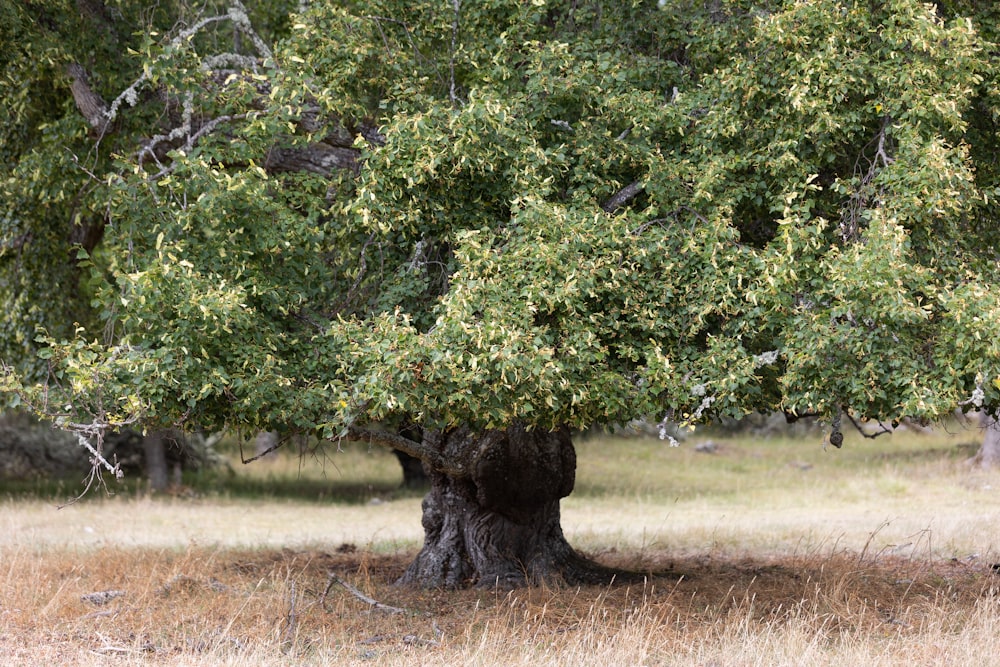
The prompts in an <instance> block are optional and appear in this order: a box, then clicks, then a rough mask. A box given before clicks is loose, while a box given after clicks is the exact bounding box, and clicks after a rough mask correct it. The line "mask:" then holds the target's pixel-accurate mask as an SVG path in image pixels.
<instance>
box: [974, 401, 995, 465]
mask: <svg viewBox="0 0 1000 667" xmlns="http://www.w3.org/2000/svg"><path fill="white" fill-rule="evenodd" d="M980 418H981V419H982V425H983V444H982V445H980V447H979V452H977V453H976V455H975V456H974V457H973V458H972V463H973V464H974V465H977V466H979V467H980V468H993V467H996V466H997V465H1000V422H998V421H997V420H996V418H995V417H993V416H992V415H990V414H989V413H987V412H983V413H982V416H981V417H980Z"/></svg>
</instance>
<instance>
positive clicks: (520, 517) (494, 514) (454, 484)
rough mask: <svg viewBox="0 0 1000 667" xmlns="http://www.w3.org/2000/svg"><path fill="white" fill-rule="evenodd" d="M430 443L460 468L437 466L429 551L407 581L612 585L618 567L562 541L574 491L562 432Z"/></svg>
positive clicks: (451, 437) (428, 510)
mask: <svg viewBox="0 0 1000 667" xmlns="http://www.w3.org/2000/svg"><path fill="white" fill-rule="evenodd" d="M423 445H424V446H425V447H431V448H433V449H435V450H436V451H437V452H438V453H439V454H440V455H441V457H442V458H444V459H447V460H451V461H453V462H461V464H460V465H458V466H456V467H457V468H460V469H461V470H462V473H461V474H456V473H455V468H456V467H453V468H452V470H451V472H450V474H449V473H444V472H440V471H436V470H433V469H432V470H430V478H431V491H430V493H428V494H427V496H426V497H425V498H424V502H423V521H422V523H423V526H424V532H425V537H424V546H423V549H422V550H421V551H420V553H419V554H418V555H417V557H416V559H415V560H414V561H413V563H412V564H411V565H410V567H409V568H408V569H407V571H406V573H405V574H404V575H403V577H402V578H401V579H400V582H399V583H401V584H411V585H419V586H423V587H447V588H458V587H463V586H468V585H477V586H483V587H492V586H500V587H505V588H506V587H516V586H523V585H526V584H538V583H542V582H546V583H567V584H578V583H586V582H597V581H607V580H609V579H610V578H611V576H612V575H613V573H612V571H611V570H609V569H606V568H602V567H600V566H598V565H596V564H594V563H591V562H589V561H587V560H586V559H584V558H582V557H581V556H579V555H578V554H577V553H576V552H575V551H574V550H573V549H572V547H570V546H569V544H568V543H567V542H566V539H565V538H564V537H563V533H562V528H561V526H560V524H559V499H560V498H563V497H565V496H567V495H569V493H570V492H571V491H572V490H573V484H574V481H575V476H576V452H575V450H574V449H573V443H572V442H571V440H570V437H569V433H568V432H567V431H566V430H565V429H561V430H557V431H554V432H544V431H528V430H526V429H525V428H524V427H523V426H521V425H514V426H511V427H510V428H508V429H506V430H504V431H488V432H485V433H475V432H472V431H470V430H469V429H467V428H458V429H453V430H450V431H447V432H443V433H442V432H439V431H438V432H431V431H425V433H424V439H423Z"/></svg>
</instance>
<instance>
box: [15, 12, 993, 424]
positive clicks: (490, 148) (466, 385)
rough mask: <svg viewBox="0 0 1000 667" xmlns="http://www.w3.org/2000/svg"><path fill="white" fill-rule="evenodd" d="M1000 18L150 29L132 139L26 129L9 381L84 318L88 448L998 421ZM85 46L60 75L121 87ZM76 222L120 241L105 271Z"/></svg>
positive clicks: (54, 390)
mask: <svg viewBox="0 0 1000 667" xmlns="http://www.w3.org/2000/svg"><path fill="white" fill-rule="evenodd" d="M47 4H48V6H50V7H58V8H59V10H58V11H59V12H60V15H61V16H64V17H70V16H71V15H73V12H74V10H73V8H72V7H71V6H70V5H69V4H68V3H67V4H66V5H65V6H64V5H61V4H59V3H47ZM303 4H304V3H303ZM980 4H981V3H971V4H969V3H961V2H955V3H939V5H940V6H939V7H935V6H932V5H926V4H922V3H919V2H916V1H914V0H886V1H885V2H847V1H836V0H817V1H815V2H794V1H788V2H777V1H775V2H763V3H761V2H758V3H749V2H743V1H740V0H726V1H723V0H718V1H716V2H712V3H700V2H690V1H688V0H664V1H661V2H658V3H653V2H641V1H639V0H634V1H632V2H628V3H603V2H597V1H592V2H573V3H570V2H558V1H548V2H547V1H545V0H534V1H533V2H511V1H509V0H490V1H489V2H477V3H461V2H454V3H440V2H434V3H432V2H426V1H421V0H410V1H403V0H384V1H382V2H365V3H312V4H308V5H307V6H305V7H304V9H303V11H302V13H301V14H297V15H291V16H289V15H286V14H285V13H283V12H281V11H279V10H278V5H273V6H270V7H269V10H270V11H269V12H268V13H267V15H266V16H265V15H263V13H262V14H261V15H260V16H250V17H248V16H247V15H246V13H245V12H244V11H243V10H242V6H240V5H234V6H233V8H231V9H228V10H223V9H220V10H219V12H220V13H219V14H218V15H215V16H214V17H213V20H211V21H207V22H206V20H205V18H204V17H194V16H192V17H191V18H190V21H189V22H187V23H185V24H183V26H185V27H181V24H178V26H177V27H174V28H169V27H164V26H168V24H167V23H166V22H163V21H162V20H161V19H160V18H159V17H152V18H151V17H150V16H149V15H142V14H140V13H138V12H137V11H129V3H125V2H121V3H115V5H114V6H115V7H116V8H117V9H116V11H117V12H118V13H117V14H116V15H115V17H114V18H113V19H109V24H111V25H115V26H124V25H126V24H129V22H131V23H132V25H139V26H140V27H141V28H142V30H141V31H140V33H139V34H138V36H137V37H135V38H129V39H131V40H132V41H128V40H125V39H124V38H122V42H120V43H116V44H115V45H114V48H120V49H122V53H123V55H124V53H126V51H125V48H127V49H129V50H128V51H127V53H128V54H129V55H127V56H125V57H121V58H118V59H116V60H113V61H112V63H110V64H108V65H107V66H106V71H105V70H104V69H101V68H100V67H98V65H97V64H96V63H97V60H96V59H94V58H92V59H91V61H90V62H91V63H93V64H92V65H90V66H91V67H93V68H94V69H95V70H100V71H99V77H100V78H99V80H100V82H101V89H102V90H104V91H107V92H109V93H110V97H109V99H113V98H114V97H115V96H118V95H119V93H122V91H124V93H123V97H122V98H121V103H120V104H119V106H118V107H116V110H117V116H116V118H115V121H114V122H115V127H114V128H113V129H112V130H111V131H110V132H109V133H108V134H107V136H104V137H103V138H101V139H100V141H96V142H95V140H94V138H93V136H92V133H91V134H88V132H87V126H86V122H85V120H84V119H83V118H82V117H81V116H80V115H79V114H77V115H74V113H75V110H74V109H73V108H72V104H71V101H70V100H69V98H68V97H65V98H60V94H59V91H62V90H63V88H64V84H63V85H62V86H61V87H57V88H56V89H55V91H56V92H53V93H50V94H49V95H50V98H47V99H45V100H41V99H39V100H32V99H30V98H29V92H28V91H30V90H35V88H34V87H28V86H27V84H24V85H23V86H22V87H20V88H18V90H19V91H20V92H19V93H18V94H17V95H14V96H11V97H10V100H11V101H10V102H7V103H5V105H6V106H5V114H6V116H7V118H8V119H11V122H8V123H7V124H6V125H7V128H8V129H6V130H4V132H5V134H4V135H3V141H2V144H0V152H2V154H3V155H5V156H8V157H10V158H11V163H12V164H13V165H14V166H13V167H11V168H9V169H8V170H7V172H5V174H4V179H5V180H4V186H3V187H4V189H5V191H4V195H5V196H4V201H5V202H7V206H6V208H7V210H6V211H4V213H3V214H2V215H3V216H4V217H3V218H2V219H3V220H4V221H5V222H4V226H5V228H4V236H3V241H2V245H0V253H2V254H0V261H2V262H3V264H2V266H0V276H2V277H0V280H2V281H4V283H3V284H4V285H5V292H6V293H5V295H4V296H5V298H7V299H10V300H11V303H14V304H15V306H13V307H9V308H7V311H6V312H7V313H8V316H7V317H6V318H5V321H4V326H5V327H6V328H7V329H8V330H9V331H10V332H11V334H10V335H8V336H7V337H6V339H7V340H10V341H14V342H16V343H17V345H18V347H17V348H16V349H15V348H13V347H11V346H10V345H9V344H8V346H7V347H6V348H4V351H3V355H4V356H5V357H6V358H8V359H9V360H10V361H21V362H25V363H28V362H29V360H30V358H31V355H30V349H29V346H28V343H29V342H30V341H31V340H33V338H34V335H33V331H32V327H33V326H34V325H35V324H39V325H43V324H45V325H47V330H48V335H47V336H45V337H44V338H43V339H42V341H43V343H44V345H45V347H44V350H43V353H44V355H43V356H44V358H45V359H47V360H48V367H47V368H48V370H49V372H50V374H51V375H50V377H49V384H48V387H47V390H46V391H48V392H49V393H48V394H45V396H46V397H48V398H49V399H52V400H53V402H52V403H51V405H59V406H60V408H59V411H63V408H62V407H61V406H63V405H66V406H69V407H67V408H66V409H65V411H64V419H65V420H66V421H67V422H73V421H87V420H89V419H92V418H93V417H94V416H95V415H96V416H98V417H100V419H103V420H105V421H106V422H107V423H112V424H113V423H121V422H126V421H129V420H132V419H136V418H141V419H143V420H147V421H149V422H151V423H161V424H173V423H181V422H187V423H191V424H198V425H202V426H206V427H209V426H219V425H224V424H240V425H244V426H247V427H251V428H265V429H266V428H271V427H274V426H276V425H281V426H291V427H294V428H298V429H306V430H315V431H319V432H320V433H322V434H324V435H326V436H334V435H336V434H338V433H341V432H343V430H344V429H345V428H347V427H348V426H350V425H352V424H365V423H370V422H376V421H383V420H396V419H402V418H405V419H408V420H412V421H414V422H418V423H422V424H424V425H427V426H433V427H443V426H447V425H453V424H459V423H462V424H471V425H473V426H476V427H483V428H485V427H500V426H503V425H506V424H509V423H511V422H513V421H523V422H526V423H529V424H533V425H534V426H536V427H539V428H553V427H556V426H559V425H572V426H584V425H588V424H591V423H595V422H614V421H621V420H625V419H628V418H631V417H633V416H636V415H655V416H656V417H657V418H659V417H661V416H664V415H665V416H666V417H670V418H673V419H676V420H681V421H684V420H690V421H698V420H703V419H708V418H710V417H713V416H739V415H741V414H744V413H746V412H748V411H752V410H785V411H787V412H789V413H798V414H802V413H821V414H827V415H832V414H833V413H835V412H838V411H839V410H841V409H846V410H848V411H849V412H850V413H851V414H853V415H855V416H857V417H862V418H865V417H871V418H875V417H878V418H888V419H898V418H901V417H904V416H911V417H922V418H935V417H939V416H941V415H943V414H946V413H948V412H950V411H951V410H952V409H954V408H955V407H956V406H960V405H975V406H977V407H989V408H994V409H995V408H996V407H997V406H1000V342H998V337H997V336H996V323H997V322H998V321H1000V296H998V294H1000V293H998V291H997V290H996V288H995V287H994V285H995V284H996V283H997V278H998V261H997V260H998V256H997V247H998V243H997V242H998V236H1000V234H998V227H997V223H996V220H997V215H996V213H997V204H996V198H997V196H998V195H1000V189H998V188H1000V181H998V179H1000V171H998V169H997V166H996V157H995V156H996V154H997V148H998V142H997V131H996V121H997V113H998V111H1000V104H998V103H1000V95H998V92H997V87H996V81H997V77H996V67H997V57H996V55H995V53H996V49H997V46H996V44H995V43H994V39H995V38H996V36H997V26H998V25H1000V21H998V19H997V16H996V12H995V10H992V9H985V10H984V9H981V8H980V6H979V5H980ZM171 8H174V9H177V11H182V10H183V7H171ZM167 9H168V8H167V7H166V6H163V7H161V8H160V9H159V10H158V12H157V13H166V12H167ZM2 11H4V12H6V13H15V14H16V13H17V11H18V9H17V8H16V7H14V6H12V5H11V6H8V4H5V5H3V10H2ZM140 17H142V18H143V20H141V21H140V20H139V18H140ZM76 18H78V16H77V17H76ZM66 20H67V21H68V20H69V18H66ZM74 20H76V19H74ZM68 25H69V24H67V26H68ZM67 26H63V27H57V28H56V29H54V30H53V34H54V35H57V36H59V37H54V38H53V44H54V45H53V46H52V47H51V48H52V49H53V50H52V53H53V54H54V55H51V56H50V58H51V62H52V63H53V65H52V70H51V72H50V73H49V74H47V75H46V74H44V72H43V73H41V74H39V76H48V77H49V79H50V80H59V77H60V76H61V75H60V74H58V71H59V66H60V65H61V64H63V63H65V62H66V61H67V60H68V59H71V58H72V59H76V60H84V55H83V54H82V52H80V51H78V49H82V48H84V46H76V45H74V43H73V42H72V41H70V40H68V39H62V37H61V36H63V35H65V34H67V33H68V32H69V31H70V28H69V27H67ZM35 29H36V30H40V29H39V28H37V26H36V27H35ZM116 30H117V33H116V34H121V35H124V34H129V35H131V34H133V31H132V30H125V29H124V28H121V27H120V28H116ZM233 35H237V36H238V37H239V38H238V39H234V37H233ZM5 39H10V38H9V37H5ZM84 41H85V43H89V44H90V48H97V45H96V44H95V43H90V42H86V40H84ZM126 43H127V45H126ZM123 47H125V48H123ZM25 48H27V47H25ZM32 48H35V47H32ZM38 48H41V47H38ZM109 48H110V47H109ZM31 58H32V56H30V55H27V54H23V55H16V56H13V57H9V58H8V60H7V61H6V62H5V67H6V68H7V70H6V71H7V72H8V73H7V74H5V75H4V76H5V77H6V79H7V80H13V79H14V78H15V77H17V76H20V75H21V73H22V72H24V71H25V70H26V68H27V67H28V62H29V61H30V59H31ZM102 67H103V66H102ZM24 80H25V81H26V80H27V79H24ZM129 91H131V92H129ZM132 104H134V106H129V105H132ZM82 155H91V156H92V157H91V158H89V160H88V161H86V162H85V163H83V162H82V161H81V160H80V158H79V156H82ZM74 156H77V157H74ZM293 165H294V166H293ZM84 166H87V168H86V169H84ZM81 193H82V194H81ZM73 211H82V213H80V212H78V213H76V214H75V215H76V216H77V217H80V216H86V217H88V218H90V219H98V220H99V221H100V225H101V226H102V237H101V242H100V243H99V244H94V245H93V246H92V247H86V246H84V251H85V252H83V253H81V255H80V256H81V257H83V258H84V260H83V264H82V265H77V266H74V265H73V263H71V262H70V263H67V262H66V261H65V258H66V254H67V252H68V244H69V243H70V240H69V239H70V238H71V235H69V234H67V229H68V228H69V225H71V224H72V223H73V221H75V220H76V218H74V214H73ZM94 224H96V223H94ZM22 229H23V230H24V232H25V233H28V231H29V230H30V234H31V235H32V236H31V239H32V243H31V245H30V250H22V249H21V246H18V243H17V240H16V239H17V238H19V237H17V234H18V233H21V230H22ZM44 230H50V236H52V240H50V241H45V240H43V239H45V238H48V237H45V236H43V233H44ZM22 245H23V244H22ZM34 262H38V263H39V264H38V265H37V266H35V265H34V264H33V263H34ZM31 267H34V268H31ZM42 267H60V268H59V269H58V270H59V271H65V272H68V273H67V275H70V274H72V273H73V272H74V271H77V270H79V269H81V268H82V269H84V270H85V271H86V273H87V276H88V277H87V279H86V280H84V281H83V283H81V286H80V289H76V288H74V289H72V290H67V289H66V288H65V285H66V282H65V280H66V279H63V278H59V277H58V275H61V274H56V273H53V274H52V278H53V280H50V281H49V282H47V283H45V282H40V283H38V284H39V285H47V287H43V288H40V289H52V288H53V286H54V285H57V284H58V285H60V287H59V289H60V290H61V293H62V297H63V298H64V299H67V300H68V303H71V304H74V307H77V306H78V305H79V303H80V302H81V301H87V300H92V304H93V308H94V309H95V312H94V313H93V317H92V318H89V319H88V318H87V317H83V316H79V317H78V316H75V315H74V316H72V318H66V313H67V312H73V311H72V310H69V309H68V307H67V308H62V307H49V306H48V305H45V306H42V305H41V304H49V303H54V302H52V301H46V300H44V298H43V297H42V296H41V295H39V294H38V293H35V292H30V291H27V290H26V289H25V288H24V287H23V285H24V284H26V283H24V282H22V283H16V282H12V281H16V280H17V276H18V275H19V273H18V272H25V271H33V272H34V274H37V273H38V272H39V271H40V270H41V269H42ZM23 275H27V274H23ZM11 286H13V287H11ZM60 318H62V320H61V323H60ZM70 319H75V320H76V321H78V322H80V323H81V326H80V327H79V328H77V329H76V331H75V333H73V331H72V330H71V329H67V328H66V325H67V324H68V323H69V320H70ZM60 324H61V326H60ZM98 325H100V326H102V327H103V332H102V333H100V334H98V333H96V332H97V328H96V327H97V326H98ZM29 333H30V334H31V335H29ZM28 365H30V363H28ZM6 382H7V385H8V388H13V389H16V390H18V391H19V395H22V396H29V397H31V398H30V400H33V401H37V402H39V403H41V401H42V398H41V396H40V395H39V394H35V395H33V394H32V390H31V388H30V386H28V385H27V384H22V383H20V381H19V380H17V378H16V377H15V376H14V375H13V374H9V375H8V378H7V381H6ZM38 391H41V390H38ZM55 396H58V402H55V399H54V397H55Z"/></svg>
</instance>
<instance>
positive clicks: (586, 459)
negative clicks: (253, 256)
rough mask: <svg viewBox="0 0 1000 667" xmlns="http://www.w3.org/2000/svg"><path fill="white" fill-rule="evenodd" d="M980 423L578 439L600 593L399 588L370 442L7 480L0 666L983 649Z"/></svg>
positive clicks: (974, 653)
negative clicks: (612, 578)
mask: <svg viewBox="0 0 1000 667" xmlns="http://www.w3.org/2000/svg"><path fill="white" fill-rule="evenodd" d="M705 437H711V438H712V440H713V441H714V442H715V443H716V444H717V448H716V450H715V452H714V453H701V452H698V451H696V448H695V444H696V443H698V442H699V441H700V440H703V439H704V438H705ZM978 437H979V434H978V433H977V432H975V431H956V432H955V433H954V434H949V433H947V432H945V431H944V430H939V432H938V433H937V434H934V435H924V434H916V433H897V434H895V435H893V436H890V437H887V438H880V439H878V440H875V441H871V440H862V439H861V438H859V437H856V436H855V437H854V438H851V437H850V436H848V440H847V442H846V443H845V447H844V449H843V450H834V449H832V448H831V449H826V450H824V449H823V448H822V447H821V445H820V438H819V437H811V438H804V439H766V440H765V439H755V438H747V437H740V438H732V437H724V436H720V435H716V434H712V435H710V436H704V437H702V434H701V433H699V434H695V435H694V436H693V437H692V438H691V439H690V440H689V441H688V442H687V443H685V444H684V445H683V446H681V447H679V448H670V447H668V446H666V445H665V444H664V443H662V442H660V441H658V440H646V439H638V438H637V439H613V438H601V437H590V438H586V439H582V440H580V441H579V442H578V443H577V447H578V452H579V474H578V481H577V489H576V492H575V493H574V494H573V496H571V497H570V498H568V499H566V500H565V501H564V503H563V525H564V529H565V532H566V534H567V537H568V538H569V540H570V542H571V543H573V544H574V545H575V546H577V547H578V548H579V549H581V550H582V551H584V552H586V553H587V554H588V555H590V556H592V557H593V558H595V559H597V560H599V561H601V562H603V563H606V564H609V565H613V566H616V567H622V568H627V569H631V570H637V571H641V572H648V573H649V574H648V576H647V578H646V579H645V582H644V583H642V584H632V585H615V586H610V587H600V588H598V587H593V588H587V587H584V588H572V589H550V588H535V589H527V590H519V591H513V592H507V591H482V590H476V591H458V592H444V591H415V590H408V589H401V588H397V587H394V586H393V585H392V582H393V581H394V579H395V578H396V577H398V576H399V575H400V574H401V573H402V570H403V569H404V568H405V567H406V564H407V562H408V560H409V559H410V558H412V556H413V554H414V553H415V551H416V550H417V549H418V548H419V544H420V540H421V528H420V498H419V495H417V494H414V493H412V492H403V491H400V490H398V485H399V481H400V477H399V472H398V466H397V464H396V462H395V459H394V458H392V457H391V456H389V455H388V454H385V453H383V452H380V451H376V452H371V451H368V450H367V449H363V448H355V449H350V448H348V449H346V450H345V451H343V452H329V453H327V454H326V455H324V456H321V457H316V456H307V457H305V458H304V459H299V458H297V457H294V456H290V455H287V454H286V455H283V456H280V457H278V458H277V459H276V460H273V461H269V462H261V463H255V464H252V465H251V466H246V467H243V466H240V465H239V464H235V468H236V469H235V475H234V476H232V477H229V476H226V475H214V476H204V477H200V478H198V477H194V478H191V479H189V480H187V481H188V482H189V487H188V488H186V489H182V490H178V491H179V492H178V493H177V494H176V495H173V496H169V497H163V498H150V497H148V496H147V495H145V494H143V493H141V492H140V491H137V490H136V488H135V484H134V483H133V484H132V486H130V487H128V486H127V487H126V488H123V489H121V492H120V493H118V494H116V495H115V496H114V497H104V496H99V495H92V496H90V497H88V498H86V499H84V500H82V501H80V502H78V503H76V504H74V505H70V506H68V507H64V508H63V509H58V510H57V509H55V506H56V505H57V504H59V503H61V502H63V501H64V500H65V499H66V497H67V496H69V495H71V492H72V491H75V490H76V489H75V488H64V489H57V490H56V491H54V492H53V488H52V487H51V485H38V486H37V487H36V488H35V489H34V494H29V493H27V492H26V489H25V487H24V485H20V486H16V487H10V489H9V490H8V492H7V494H6V499H5V500H3V501H2V502H0V581H2V585H3V589H2V590H3V596H2V598H0V664H3V665H8V664H10V665H52V664H77V665H104V664H115V665H132V664H157V665H159V664H167V665H333V664H336V665H354V664H357V665H368V664H378V665H497V664H503V665H549V664H552V665H706V666H708V665H714V666H717V667H722V666H727V667H728V666H734V665H845V664H850V665H897V664H898V665H903V664H905V665H990V664H996V662H997V661H998V660H1000V657H998V656H1000V633H998V630H1000V574H997V567H1000V566H995V564H996V563H998V562H1000V503H998V502H996V497H997V493H998V490H1000V473H987V472H981V471H976V470H972V469H970V468H968V467H967V466H966V465H965V463H964V461H965V459H967V458H968V457H969V456H970V455H971V454H972V452H973V451H974V446H973V444H974V443H975V441H976V440H977V439H978ZM0 488H2V487H0ZM29 490H30V489H29ZM39 494H40V495H42V496H43V497H41V498H39V497H37V496H38V495H39ZM33 496H34V497H33ZM343 584H346V585H347V586H351V587H353V588H354V589H356V590H355V591H354V592H352V591H351V590H348V588H347V587H345V586H344V585H343ZM361 595H365V596H368V597H370V598H372V599H374V600H377V601H378V602H379V603H381V604H382V605H384V606H383V607H374V606H372V605H371V604H369V603H367V602H365V601H363V600H362V598H361ZM389 607H391V608H389Z"/></svg>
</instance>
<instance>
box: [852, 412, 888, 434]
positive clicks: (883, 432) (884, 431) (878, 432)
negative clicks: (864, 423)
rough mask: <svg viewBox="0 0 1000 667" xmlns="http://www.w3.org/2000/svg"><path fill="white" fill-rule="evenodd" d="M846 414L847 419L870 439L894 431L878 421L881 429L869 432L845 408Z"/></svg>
mask: <svg viewBox="0 0 1000 667" xmlns="http://www.w3.org/2000/svg"><path fill="white" fill-rule="evenodd" d="M844 414H845V415H847V419H848V420H849V421H850V422H851V424H853V425H854V428H856V429H857V430H858V433H860V434H861V435H862V436H863V437H865V438H868V439H869V440H874V439H875V438H877V437H879V436H880V435H885V434H887V433H892V429H891V428H889V427H888V426H886V425H885V424H883V423H882V422H880V421H879V422H876V423H877V424H878V425H879V428H880V429H881V430H879V431H874V432H868V431H866V430H865V429H863V428H861V424H859V423H858V422H857V420H855V419H854V417H852V416H851V413H849V412H847V411H846V410H845V411H844Z"/></svg>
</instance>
